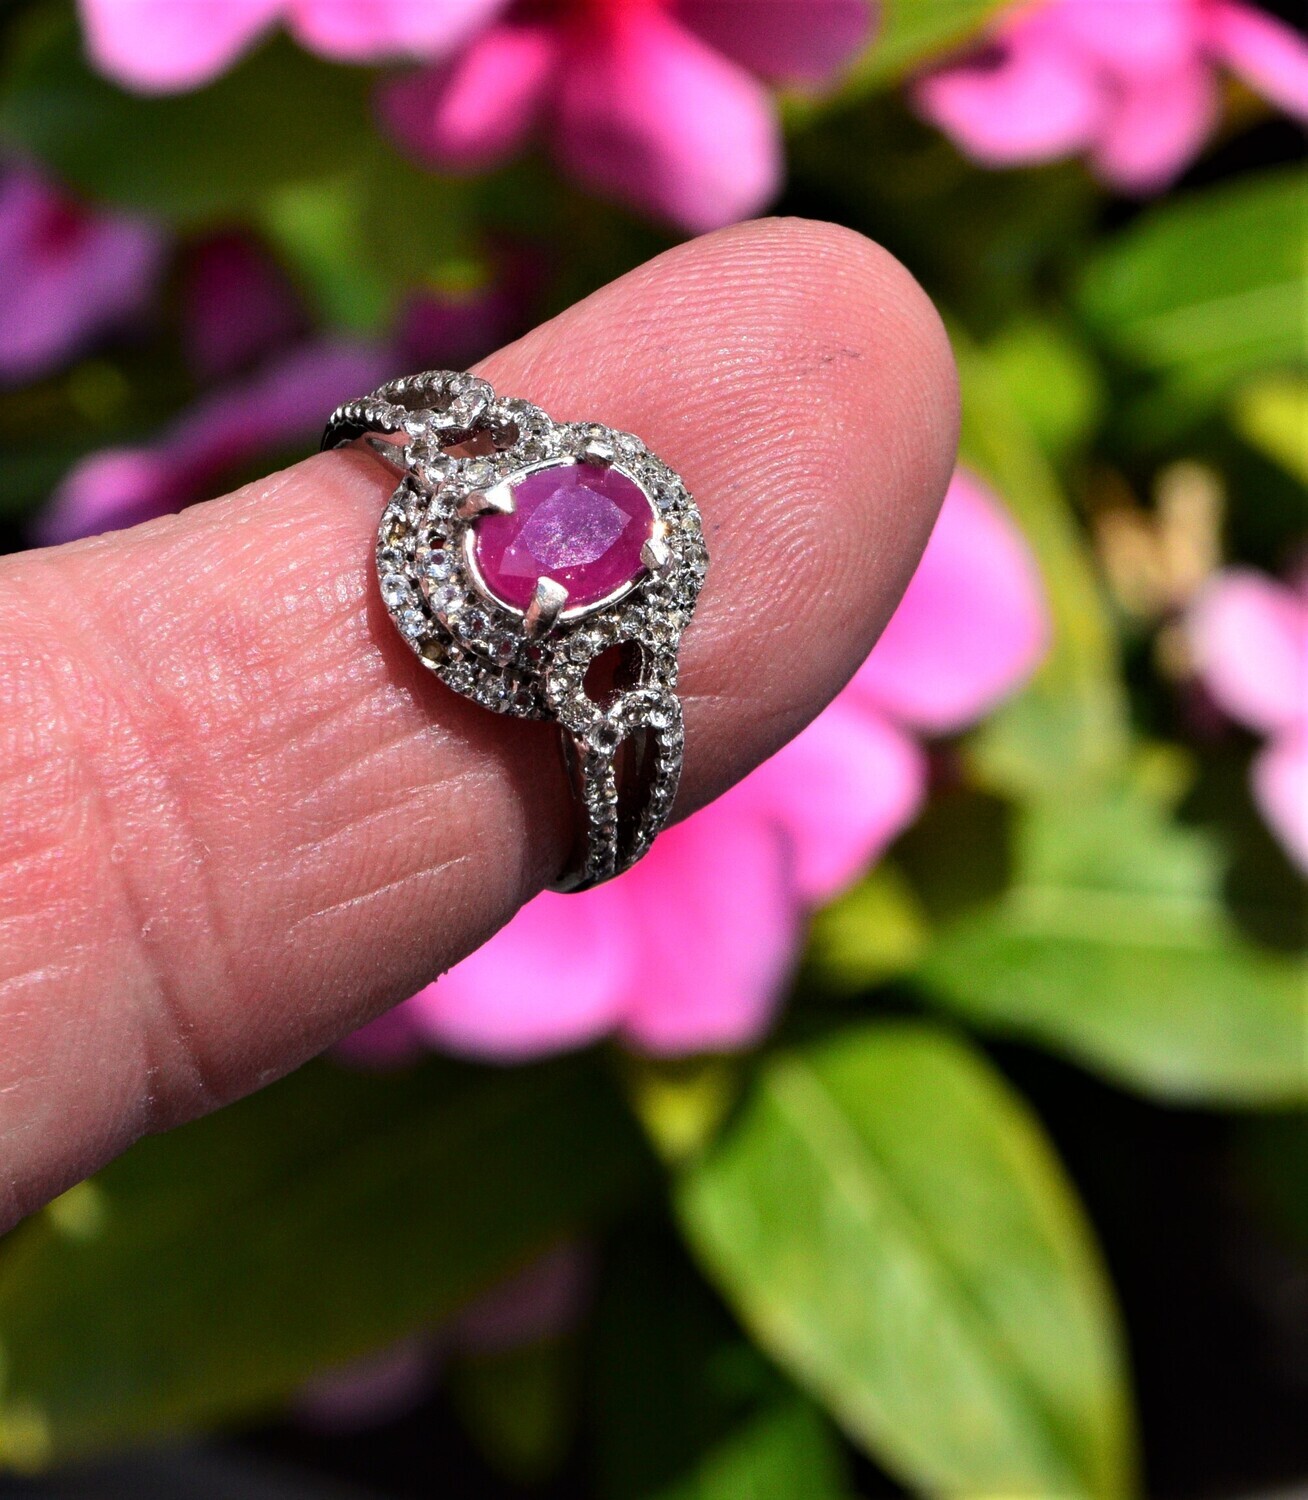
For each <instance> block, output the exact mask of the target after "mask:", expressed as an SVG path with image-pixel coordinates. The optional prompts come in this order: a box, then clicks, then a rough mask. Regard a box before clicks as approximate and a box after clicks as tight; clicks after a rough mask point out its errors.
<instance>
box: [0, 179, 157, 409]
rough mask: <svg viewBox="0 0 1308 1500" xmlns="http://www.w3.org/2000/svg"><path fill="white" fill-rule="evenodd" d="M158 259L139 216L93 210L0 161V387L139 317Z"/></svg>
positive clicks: (54, 364)
mask: <svg viewBox="0 0 1308 1500" xmlns="http://www.w3.org/2000/svg"><path fill="white" fill-rule="evenodd" d="M163 258H164V240H163V236H162V235H161V234H160V233H159V232H158V231H157V230H156V229H155V228H154V227H153V226H151V225H150V224H147V223H146V222H145V221H144V220H141V219H131V218H126V217H124V216H122V215H119V214H102V213H98V212H96V211H95V210H93V209H90V208H88V207H86V206H85V205H84V204H81V203H78V202H76V201H75V200H74V199H72V198H70V197H69V196H68V195H67V194H65V193H63V192H61V191H60V190H59V189H58V188H56V187H54V186H53V185H52V184H51V183H50V182H48V181H47V180H46V179H45V178H44V177H42V176H40V175H39V174H38V173H37V172H35V171H33V170H32V169H31V168H30V167H26V166H9V167H6V168H3V169H0V284H3V286H4V289H5V292H4V300H3V304H0V385H8V384H15V385H17V384H21V383H22V382H23V381H27V380H33V379H36V378H37V377H38V376H42V375H47V374H49V373H50V372H51V371H52V370H56V369H58V368H59V367H60V366H61V365H63V364H64V363H66V362H67V361H68V360H69V359H71V358H72V357H73V356H75V355H77V354H79V353H81V352H82V350H83V349H85V348H86V347H87V346H88V345H89V344H91V343H92V342H93V341H94V340H96V339H98V338H100V337H101V336H102V335H104V334H106V333H109V332H112V331H114V330H115V329H117V328H120V327H122V326H123V325H124V324H126V323H129V322H130V321H131V320H132V319H133V318H135V317H137V316H139V315H140V314H141V312H142V311H144V309H145V308H146V307H147V306H148V304H149V301H150V298H151V296H152V295H153V293H154V289H155V285H156V283H157V281H158V278H159V272H160V270H161V268H162V265H163Z"/></svg>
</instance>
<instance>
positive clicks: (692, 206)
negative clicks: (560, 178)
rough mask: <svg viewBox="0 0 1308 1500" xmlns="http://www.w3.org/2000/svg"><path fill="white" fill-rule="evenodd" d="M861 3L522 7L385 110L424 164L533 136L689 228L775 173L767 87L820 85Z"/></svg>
mask: <svg viewBox="0 0 1308 1500" xmlns="http://www.w3.org/2000/svg"><path fill="white" fill-rule="evenodd" d="M872 14H873V7H872V3H871V0H804V3H802V4H799V3H796V0H532V3H520V4H516V5H513V6H511V7H510V8H509V10H508V12H507V14H506V16H505V18H504V20H503V21H502V22H501V23H500V24H498V25H495V26H492V27H490V28H488V29H487V30H485V31H484V32H482V33H481V35H480V36H478V37H477V38H476V40H475V41H473V43H472V44H471V46H469V47H468V48H466V49H465V50H464V51H463V52H462V53H461V54H460V55H459V56H458V57H457V58H455V59H454V60H453V61H452V62H445V63H442V64H440V65H438V66H435V67H429V68H426V69H423V70H421V71H419V72H417V73H413V74H410V75H409V76H407V77H401V78H399V79H397V80H395V81H394V82H393V83H391V84H389V85H388V86H386V87H385V88H384V89H383V91H382V94H381V99H380V107H381V113H382V117H383V119H384V120H385V121H386V123H387V124H388V125H389V126H390V128H391V129H392V131H393V132H394V133H395V135H396V136H397V137H398V138H399V139H400V140H401V141H402V142H404V143H405V144H406V145H407V146H408V147H409V149H410V150H412V151H413V152H414V154H415V155H416V156H418V157H419V159H421V160H422V161H424V162H427V163H430V164H431V165H433V166H436V167H439V168H442V169H444V170H447V171H477V170H480V169H482V168H485V167H489V166H493V165H495V164H497V163H498V162H501V161H503V160H505V159H506V158H508V157H509V156H511V155H513V154H514V153H515V152H517V151H519V150H521V149H522V147H523V146H524V145H525V144H526V143H527V141H528V139H529V138H530V137H531V136H532V135H533V134H534V133H536V132H537V131H538V130H539V131H543V132H544V134H545V135H546V136H547V138H548V139H549V141H550V143H551V145H552V146H553V148H554V151H555V154H556V155H557V156H558V158H559V160H560V162H561V163H562V164H563V166H564V167H565V168H566V169H567V170H568V171H569V172H571V173H572V175H573V176H575V177H576V178H578V179H579V180H580V181H581V182H582V183H584V184H585V185H586V186H587V187H589V188H591V189H593V190H594V191H596V192H598V193H601V194H603V195H606V196H608V197H611V198H615V199H617V200H619V201H621V202H624V203H629V204H632V205H634V206H636V207H638V208H641V209H644V210H647V211H649V212H651V213H654V214H656V215H657V216H659V217H660V218H663V219H667V220H669V221H671V222H672V223H674V224H676V225H678V226H680V227H681V228H684V229H687V230H690V231H691V232H694V233H698V232H701V231H704V230H708V229H715V228H718V227H719V226H721V225H723V224H728V223H731V222H733V221H735V220H737V219H741V218H745V217H747V216H748V215H750V214H753V213H756V212H757V211H758V210H759V209H761V208H763V207H765V206H766V205H767V204H768V203H769V202H770V201H771V199H772V198H773V197H774V196H775V194H776V192H777V190H778V188H779V186H780V182H781V169H782V149H781V134H780V127H779V124H778V120H777V114H776V109H775V106H774V104H773V101H772V97H771V94H770V92H769V90H768V88H767V87H766V86H765V85H766V83H769V82H770V83H798V84H805V85H808V86H814V85H821V84H824V83H827V82H829V81H830V80H831V79H832V78H833V77H834V76H835V75H836V74H837V73H838V72H839V70H840V69H841V68H842V67H843V66H844V65H845V64H846V63H848V62H849V60H850V59H851V58H852V57H853V56H854V55H855V54H856V53H857V51H858V50H859V49H860V48H861V47H862V46H863V45H864V44H865V43H866V41H867V39H868V37H869V35H870V33H871V29H872Z"/></svg>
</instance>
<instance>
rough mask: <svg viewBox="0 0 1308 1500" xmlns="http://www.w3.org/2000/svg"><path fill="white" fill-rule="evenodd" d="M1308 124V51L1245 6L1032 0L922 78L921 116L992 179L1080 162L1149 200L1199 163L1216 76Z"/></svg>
mask: <svg viewBox="0 0 1308 1500" xmlns="http://www.w3.org/2000/svg"><path fill="white" fill-rule="evenodd" d="M1223 66H1224V67H1226V68H1229V69H1230V70H1231V71H1232V72H1234V73H1235V74H1237V75H1238V76H1239V77H1240V78H1242V79H1243V80H1244V81H1245V82H1246V83H1247V84H1248V85H1249V86H1250V87H1251V88H1253V89H1254V90H1256V91H1257V92H1258V93H1260V94H1262V95H1263V96H1264V97H1265V98H1267V99H1268V100H1270V101H1271V102H1272V103H1273V104H1276V105H1278V106H1279V107H1280V108H1281V109H1283V110H1285V111H1287V112H1288V113H1289V114H1292V115H1294V116H1295V117H1296V118H1298V119H1308V45H1305V43H1304V41H1303V40H1302V38H1300V37H1299V36H1298V35H1297V34H1296V33H1295V32H1293V31H1291V30H1290V28H1289V27H1288V26H1284V25H1282V24H1281V23H1280V22H1279V21H1275V20H1273V19H1272V18H1271V17H1270V16H1267V15H1265V14H1264V13H1263V12H1262V11H1260V10H1258V9H1256V8H1254V7H1253V6H1251V5H1248V4H1245V3H1243V0H1035V3H1023V4H1019V5H1016V6H1014V7H1012V8H1011V9H1010V10H1008V11H1006V12H1005V13H1004V15H1003V16H1002V17H1001V18H1000V20H999V22H998V23H997V25H996V26H995V27H994V29H993V30H992V32H991V34H990V37H989V39H988V40H987V41H986V42H985V43H984V44H983V45H982V46H981V47H979V48H978V49H976V50H974V51H972V52H970V53H967V54H966V55H965V56H963V57H961V58H959V59H958V60H956V61H953V62H949V63H946V64H945V65H944V66H943V67H941V68H938V69H936V70H935V71H933V72H930V73H928V74H926V75H925V76H924V77H923V78H921V79H919V80H918V83H917V85H916V87H915V89H914V99H915V102H916V104H917V107H918V109H919V110H920V111H921V112H922V114H923V115H925V116H926V118H927V119H928V120H930V121H932V122H933V123H934V124H935V125H938V126H939V127H940V128H941V129H942V130H944V131H945V132H946V133H947V134H948V135H949V136H951V137H952V138H953V140H954V141H955V142H956V143H957V144H958V146H959V147H960V148H961V149H962V150H963V151H965V152H966V153H967V154H968V155H969V156H971V157H972V158H974V159H975V160H976V161H978V162H980V163H981V164H982V165H983V166H987V167H1007V166H1016V165H1019V164H1023V163H1027V162H1043V161H1052V160H1055V159H1056V158H1058V157H1063V156H1070V155H1074V154H1077V153H1082V152H1084V153H1085V154H1087V155H1088V156H1089V158H1090V162H1091V165H1092V167H1093V168H1094V170H1095V172H1096V173H1097V174H1098V175H1099V176H1100V177H1101V178H1103V180H1104V181H1105V182H1107V183H1109V184H1111V185H1112V186H1113V187H1116V188H1120V189H1122V190H1123V191H1125V192H1130V193H1151V192H1155V191H1157V190H1158V189H1160V188H1163V187H1165V186H1166V185H1167V184H1168V183H1169V182H1171V181H1172V180H1173V179H1174V178H1175V177H1177V176H1178V175H1179V174H1180V173H1181V172H1182V171H1184V169H1185V168H1186V167H1187V166H1188V165H1189V163H1190V162H1191V161H1192V160H1193V159H1194V157H1195V156H1196V155H1197V154H1198V152H1199V151H1200V149H1201V148H1202V147H1203V144H1204V142H1205V141H1206V140H1207V139H1208V137H1209V135H1210V134H1211V133H1212V129H1213V126H1214V125H1215V123H1216V120H1217V115H1218V110H1219V97H1218V69H1219V67H1223Z"/></svg>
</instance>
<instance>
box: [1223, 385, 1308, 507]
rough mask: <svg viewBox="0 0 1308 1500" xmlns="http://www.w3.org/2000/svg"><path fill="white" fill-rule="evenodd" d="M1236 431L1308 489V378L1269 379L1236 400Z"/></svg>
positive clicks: (1250, 386)
mask: <svg viewBox="0 0 1308 1500" xmlns="http://www.w3.org/2000/svg"><path fill="white" fill-rule="evenodd" d="M1233 416H1234V419H1235V426H1236V430H1237V431H1238V432H1239V433H1240V434H1241V436H1243V437H1244V438H1245V440H1246V441H1247V442H1249V443H1252V444H1253V446H1254V447H1255V448H1257V449H1258V450H1259V451H1260V452H1261V453H1264V454H1265V455H1266V456H1267V457H1268V458H1270V459H1272V460H1274V461H1275V462H1276V463H1278V464H1280V465H1281V467H1282V468H1283V469H1284V470H1285V471H1286V473H1287V474H1291V475H1293V476H1294V478H1296V479H1297V480H1299V482H1300V483H1301V484H1305V485H1308V376H1304V375H1268V376H1266V377H1264V378H1263V379H1262V380H1257V381H1255V382H1254V383H1253V384H1251V385H1249V386H1248V387H1246V388H1245V389H1244V390H1242V391H1241V392H1240V393H1239V395H1238V396H1237V397H1236V398H1235V402H1234V411H1233Z"/></svg>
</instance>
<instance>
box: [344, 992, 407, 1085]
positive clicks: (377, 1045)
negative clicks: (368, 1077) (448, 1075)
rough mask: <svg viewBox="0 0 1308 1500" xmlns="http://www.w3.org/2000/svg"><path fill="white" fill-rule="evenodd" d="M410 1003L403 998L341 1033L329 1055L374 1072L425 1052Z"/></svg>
mask: <svg viewBox="0 0 1308 1500" xmlns="http://www.w3.org/2000/svg"><path fill="white" fill-rule="evenodd" d="M409 1004H410V1002H409V1001H408V1000H404V1001H402V1002H401V1003H400V1004H399V1005H393V1006H392V1007H391V1008H390V1010H388V1011H385V1012H384V1013H383V1014H382V1015H380V1016H378V1017H377V1018H376V1020H373V1021H369V1022H368V1024H367V1025H366V1026H360V1027H359V1029H358V1030H357V1031H352V1032H351V1033H350V1034H349V1036H347V1037H343V1038H342V1039H341V1040H340V1041H339V1042H337V1043H336V1045H335V1046H334V1047H333V1048H332V1049H331V1050H332V1056H333V1057H335V1058H336V1059H337V1060H338V1061H340V1062H343V1063H347V1064H348V1065H349V1066H350V1067H354V1068H367V1069H371V1070H374V1071H376V1072H384V1071H386V1070H388V1069H391V1068H402V1067H404V1066H405V1065H406V1064H408V1063H412V1062H416V1061H417V1060H418V1059H419V1058H420V1057H423V1056H425V1055H426V1053H427V1051H428V1048H427V1045H426V1043H425V1042H424V1041H423V1039H422V1032H421V1031H420V1030H419V1029H418V1023H417V1022H416V1021H415V1020H414V1018H413V1015H412V1014H411V1012H410V1010H409Z"/></svg>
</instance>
